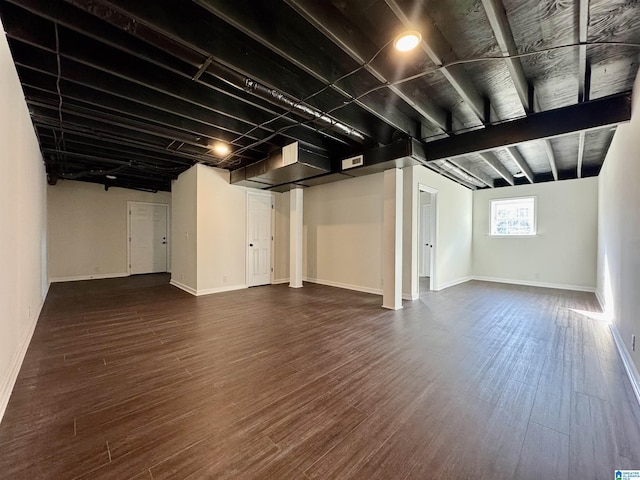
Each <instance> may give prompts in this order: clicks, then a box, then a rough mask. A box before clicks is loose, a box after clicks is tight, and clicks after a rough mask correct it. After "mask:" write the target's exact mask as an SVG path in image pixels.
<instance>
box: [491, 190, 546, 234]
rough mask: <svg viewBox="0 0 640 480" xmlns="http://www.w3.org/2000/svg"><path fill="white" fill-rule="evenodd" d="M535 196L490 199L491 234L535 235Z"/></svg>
mask: <svg viewBox="0 0 640 480" xmlns="http://www.w3.org/2000/svg"><path fill="white" fill-rule="evenodd" d="M535 233H536V232H535V198H534V197H523V198H509V199H504V200H492V201H491V235H535Z"/></svg>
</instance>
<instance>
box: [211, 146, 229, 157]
mask: <svg viewBox="0 0 640 480" xmlns="http://www.w3.org/2000/svg"><path fill="white" fill-rule="evenodd" d="M229 151H230V150H229V145H227V144H225V143H216V144H215V145H214V146H213V153H215V154H216V155H218V156H221V157H223V156H225V155H228V154H229Z"/></svg>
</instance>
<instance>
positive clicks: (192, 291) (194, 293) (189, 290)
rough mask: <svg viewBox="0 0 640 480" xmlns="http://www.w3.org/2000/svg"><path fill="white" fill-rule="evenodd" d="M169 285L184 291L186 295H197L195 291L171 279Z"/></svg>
mask: <svg viewBox="0 0 640 480" xmlns="http://www.w3.org/2000/svg"><path fill="white" fill-rule="evenodd" d="M169 285H173V286H174V287H176V288H179V289H180V290H182V291H185V292H187V293H190V294H191V295H194V296H195V295H197V291H196V289H195V288H192V287H190V286H188V285H185V284H184V283H180V282H178V281H177V280H174V279H173V278H172V279H171V280H170V281H169Z"/></svg>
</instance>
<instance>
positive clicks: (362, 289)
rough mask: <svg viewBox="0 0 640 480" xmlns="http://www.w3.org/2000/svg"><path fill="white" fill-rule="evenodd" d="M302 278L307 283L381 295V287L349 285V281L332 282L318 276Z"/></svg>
mask: <svg viewBox="0 0 640 480" xmlns="http://www.w3.org/2000/svg"><path fill="white" fill-rule="evenodd" d="M303 280H304V281H305V282H309V283H317V284H318V285H326V286H328V287H337V288H344V289H346V290H355V291H356V292H363V293H371V294H373V295H382V289H381V288H371V287H363V286H361V285H351V284H349V283H340V282H332V281H330V280H321V279H319V278H309V277H304V278H303Z"/></svg>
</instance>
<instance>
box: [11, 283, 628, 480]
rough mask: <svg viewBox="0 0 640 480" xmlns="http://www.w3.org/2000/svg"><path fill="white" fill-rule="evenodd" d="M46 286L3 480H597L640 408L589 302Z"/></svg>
mask: <svg viewBox="0 0 640 480" xmlns="http://www.w3.org/2000/svg"><path fill="white" fill-rule="evenodd" d="M167 282H168V278H167V276H165V275H151V276H141V277H132V278H129V279H114V280H100V281H91V282H77V283H70V284H56V285H53V286H52V288H51V291H50V293H49V297H48V299H47V301H46V304H45V307H44V310H43V313H42V315H41V318H40V320H39V324H38V327H37V329H36V332H35V335H34V338H33V341H32V344H31V346H30V348H29V351H28V353H27V356H26V359H25V362H24V365H23V367H22V370H21V372H20V376H19V379H18V381H17V385H16V387H15V390H14V392H13V396H12V397H11V401H10V403H9V406H8V409H7V412H6V415H5V418H4V419H3V421H2V424H1V425H0V477H1V478H3V479H11V480H17V479H29V480H36V479H56V480H58V479H76V478H82V479H118V480H120V479H128V478H133V479H135V480H142V479H147V480H149V479H155V480H159V479H207V478H212V479H277V480H286V479H303V480H304V479H327V480H328V479H406V480H409V479H416V480H417V479H420V480H424V479H445V478H446V479H459V478H460V479H463V478H464V479H492V480H495V479H512V478H517V479H536V480H538V479H546V478H553V479H561V478H580V479H581V480H585V479H609V478H613V472H614V469H618V468H621V469H624V468H626V469H632V468H633V469H640V407H639V406H638V404H637V403H636V401H635V398H634V396H633V393H632V391H631V387H630V385H629V383H628V380H627V378H626V377H625V375H624V372H623V367H622V365H621V363H620V360H619V358H618V356H617V352H616V350H615V346H614V343H613V341H612V338H611V334H610V331H609V328H608V326H607V325H606V324H605V323H603V322H601V321H598V320H596V319H592V318H589V316H587V315H585V314H583V313H580V312H579V311H580V310H584V311H597V310H598V308H597V303H596V301H595V298H594V296H593V295H592V294H586V293H575V292H564V291H558V290H548V289H536V288H528V287H516V286H505V285H498V284H491V283H481V282H469V283H466V284H464V285H460V286H457V287H453V288H450V289H447V290H444V291H442V292H438V293H434V292H425V293H424V295H423V296H422V298H421V299H420V300H417V301H415V302H405V308H404V309H403V310H400V311H397V312H393V311H388V310H384V309H382V308H380V303H381V299H380V297H378V296H373V295H367V294H361V293H356V292H350V291H346V290H340V289H335V288H331V287H324V286H318V285H307V286H305V288H303V289H290V288H288V287H287V286H284V285H278V286H268V287H258V288H252V289H249V290H243V291H236V292H229V293H223V294H217V295H211V296H206V297H200V298H195V297H192V296H190V295H188V294H186V293H183V292H182V291H180V290H177V289H175V288H173V287H171V286H169V285H168V284H167Z"/></svg>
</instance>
